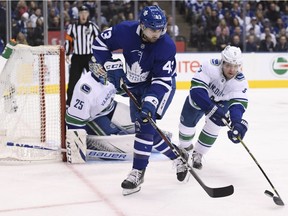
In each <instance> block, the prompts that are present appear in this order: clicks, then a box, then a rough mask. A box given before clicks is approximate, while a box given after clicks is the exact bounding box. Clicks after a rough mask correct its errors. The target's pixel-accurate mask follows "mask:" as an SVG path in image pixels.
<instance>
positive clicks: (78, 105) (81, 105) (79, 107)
mask: <svg viewBox="0 0 288 216" xmlns="http://www.w3.org/2000/svg"><path fill="white" fill-rule="evenodd" d="M83 105H84V101H81V100H79V99H76V103H75V105H74V107H75V108H76V109H79V110H82V108H83Z"/></svg>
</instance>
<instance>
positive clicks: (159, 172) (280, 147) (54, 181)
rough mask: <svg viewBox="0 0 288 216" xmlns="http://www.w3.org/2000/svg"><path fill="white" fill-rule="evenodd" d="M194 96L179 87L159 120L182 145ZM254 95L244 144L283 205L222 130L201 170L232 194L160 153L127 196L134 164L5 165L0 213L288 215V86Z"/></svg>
mask: <svg viewBox="0 0 288 216" xmlns="http://www.w3.org/2000/svg"><path fill="white" fill-rule="evenodd" d="M187 93H188V91H187V90H178V91H177V92H176V95H175V98H174V101H173V103H172V104H171V106H170V108H169V110H168V111H167V113H166V115H165V118H164V119H163V120H161V121H159V122H158V123H157V124H158V126H159V127H160V128H161V129H164V130H169V131H171V132H173V136H174V137H173V140H174V141H175V142H177V133H178V122H179V115H180V112H181V109H182V104H183V102H184V99H185V97H186V95H187ZM249 98H250V103H249V107H248V110H247V113H246V115H245V118H246V119H247V120H248V122H249V130H248V132H247V134H246V137H245V138H244V142H245V144H246V145H247V146H248V148H249V149H250V151H251V152H252V154H253V155H254V156H255V158H256V159H257V161H258V162H259V164H260V165H261V167H262V168H263V169H264V171H265V173H266V174H267V175H268V177H269V179H270V180H271V181H272V183H273V184H274V186H275V188H276V190H277V191H278V192H279V194H280V195H281V197H282V199H283V201H284V202H285V203H286V206H284V207H281V206H277V205H275V204H274V202H273V200H272V198H269V197H267V196H265V195H264V191H265V190H270V191H272V192H274V191H273V190H272V188H271V187H270V185H269V183H268V181H267V180H266V179H265V177H264V175H263V174H262V173H261V171H260V169H259V168H258V167H257V165H256V164H255V162H254V161H253V159H252V158H251V157H250V155H249V154H248V153H247V151H246V150H245V149H244V147H243V146H242V145H241V144H238V145H236V144H233V143H231V142H230V141H229V139H228V138H227V136H226V131H227V130H226V128H223V129H222V131H221V134H220V136H219V138H218V140H217V142H216V143H215V145H214V146H213V148H212V149H211V150H210V151H209V152H208V154H206V155H205V158H204V161H203V163H204V164H203V169H202V170H201V171H198V170H197V171H196V172H197V173H198V175H199V176H200V177H201V178H202V180H203V181H204V182H205V183H206V184H207V185H208V186H210V187H221V186H226V185H230V184H232V185H234V189H235V192H234V194H233V195H232V196H229V197H225V198H210V197H209V196H208V195H207V194H206V193H205V191H204V190H203V189H202V188H201V187H200V185H199V184H198V183H197V182H196V181H195V180H194V178H193V177H192V176H191V177H190V179H189V180H188V181H187V182H185V183H179V182H178V181H177V179H176V175H175V172H176V171H175V168H173V165H172V162H171V161H169V160H167V159H166V158H164V157H163V156H161V155H159V154H156V153H154V154H153V155H152V158H151V160H150V163H149V166H148V168H147V170H146V175H145V182H144V183H143V185H142V189H141V191H140V192H139V193H136V194H133V195H130V196H126V197H124V196H123V195H122V189H121V187H120V184H121V182H122V181H123V180H124V178H126V176H127V174H128V173H129V171H130V170H131V161H123V162H115V161H114V162H112V161H95V162H89V163H87V164H83V165H68V164H66V163H59V162H58V163H41V164H24V165H15V164H14V165H9V164H1V165H0V179H1V180H0V181H1V185H0V188H1V189H0V194H1V195H0V216H4V215H5V216H28V215H29V216H51V215H53V216H79V215H81V216H90V215H91V216H104V215H105V216H106V215H107V216H158V215H159V216H176V215H179V216H188V215H189V216H193V215H195V216H196V215H197V216H212V215H213V216H231V215H233V216H252V215H253V216H254V215H259V216H260V215H261V216H287V215H288V207H287V205H288V136H287V134H288V89H257V90H256V89H250V93H249ZM201 125H202V124H201ZM201 125H199V126H198V132H199V131H200V129H201Z"/></svg>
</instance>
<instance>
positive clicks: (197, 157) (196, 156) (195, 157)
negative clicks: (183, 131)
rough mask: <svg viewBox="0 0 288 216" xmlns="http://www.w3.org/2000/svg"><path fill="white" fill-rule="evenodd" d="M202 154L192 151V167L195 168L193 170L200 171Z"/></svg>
mask: <svg viewBox="0 0 288 216" xmlns="http://www.w3.org/2000/svg"><path fill="white" fill-rule="evenodd" d="M202 156H203V155H202V154H200V153H198V152H196V151H193V153H192V166H193V167H194V168H195V169H199V170H200V169H202Z"/></svg>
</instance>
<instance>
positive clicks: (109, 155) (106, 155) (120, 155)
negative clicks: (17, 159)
mask: <svg viewBox="0 0 288 216" xmlns="http://www.w3.org/2000/svg"><path fill="white" fill-rule="evenodd" d="M6 145H7V146H9V147H19V148H28V149H36V150H46V151H58V152H66V149H58V148H48V147H43V146H38V145H29V144H21V143H14V142H7V143H6ZM86 155H87V158H88V159H93V158H101V159H113V160H128V159H131V158H132V156H131V154H129V153H125V152H109V151H98V150H90V149H87V152H86Z"/></svg>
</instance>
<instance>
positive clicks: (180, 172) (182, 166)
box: [174, 147, 189, 182]
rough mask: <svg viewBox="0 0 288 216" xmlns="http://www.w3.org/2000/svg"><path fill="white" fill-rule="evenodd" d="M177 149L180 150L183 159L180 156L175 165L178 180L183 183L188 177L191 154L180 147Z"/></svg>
mask: <svg viewBox="0 0 288 216" xmlns="http://www.w3.org/2000/svg"><path fill="white" fill-rule="evenodd" d="M177 149H178V150H179V153H180V154H181V157H180V156H179V157H177V158H176V159H175V160H174V163H175V166H176V175H177V179H178V181H180V182H182V181H183V180H184V179H185V178H186V176H187V172H188V167H187V162H188V158H189V154H188V153H187V152H186V150H184V149H181V148H179V147H177ZM183 158H184V159H185V160H184V159H183Z"/></svg>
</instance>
